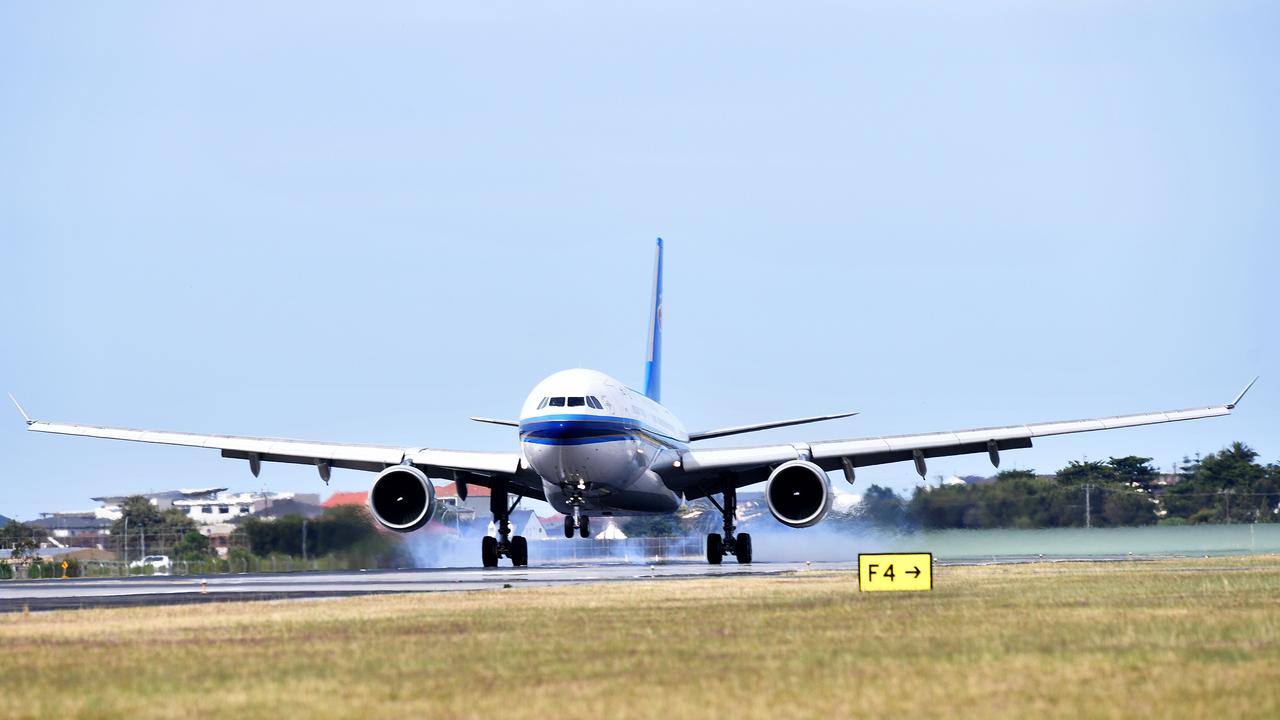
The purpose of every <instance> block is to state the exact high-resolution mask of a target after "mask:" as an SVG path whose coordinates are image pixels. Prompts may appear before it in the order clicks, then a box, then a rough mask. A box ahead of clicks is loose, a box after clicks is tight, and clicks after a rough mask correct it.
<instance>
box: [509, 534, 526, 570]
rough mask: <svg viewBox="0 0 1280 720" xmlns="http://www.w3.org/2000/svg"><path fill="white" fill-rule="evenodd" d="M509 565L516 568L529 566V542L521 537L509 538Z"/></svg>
mask: <svg viewBox="0 0 1280 720" xmlns="http://www.w3.org/2000/svg"><path fill="white" fill-rule="evenodd" d="M511 564H512V565H514V566H516V567H524V566H525V565H528V564H529V541H528V540H525V539H524V536H523V535H516V536H515V537H513V538H511Z"/></svg>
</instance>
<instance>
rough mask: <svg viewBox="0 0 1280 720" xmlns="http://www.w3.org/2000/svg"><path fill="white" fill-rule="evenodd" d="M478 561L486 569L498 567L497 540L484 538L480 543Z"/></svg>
mask: <svg viewBox="0 0 1280 720" xmlns="http://www.w3.org/2000/svg"><path fill="white" fill-rule="evenodd" d="M480 560H481V561H483V562H484V566H485V567H487V568H492V567H498V538H492V537H489V536H488V535H485V536H484V539H482V540H481V541H480Z"/></svg>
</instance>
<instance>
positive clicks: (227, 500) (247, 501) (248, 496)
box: [171, 492, 320, 525]
mask: <svg viewBox="0 0 1280 720" xmlns="http://www.w3.org/2000/svg"><path fill="white" fill-rule="evenodd" d="M280 502H294V503H299V504H303V505H311V506H319V505H320V495H319V494H317V493H291V492H289V493H265V492H260V493H252V492H246V493H238V494H235V495H221V494H218V493H213V494H209V495H204V496H202V497H186V498H181V499H175V500H172V501H171V506H172V507H174V508H176V509H178V510H181V511H182V512H183V514H184V515H186V516H187V517H189V518H191V519H192V520H194V521H195V522H196V524H198V525H216V524H219V523H227V522H232V521H234V520H235V519H236V518H242V517H249V516H250V515H253V514H258V515H260V516H262V515H269V516H272V517H274V515H271V513H270V512H269V511H270V509H271V507H272V505H273V504H275V503H280ZM282 514H287V513H282Z"/></svg>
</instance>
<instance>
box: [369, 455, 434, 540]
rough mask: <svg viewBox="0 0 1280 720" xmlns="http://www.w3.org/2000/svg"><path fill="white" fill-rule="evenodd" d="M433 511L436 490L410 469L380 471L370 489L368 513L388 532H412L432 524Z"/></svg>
mask: <svg viewBox="0 0 1280 720" xmlns="http://www.w3.org/2000/svg"><path fill="white" fill-rule="evenodd" d="M435 509H436V489H435V486H434V485H432V484H431V481H430V480H428V479H427V476H426V475H425V474H423V472H422V471H421V470H419V469H418V468H416V467H413V466H412V465H393V466H391V467H389V468H387V469H386V470H383V471H382V472H380V473H378V477H376V478H374V479H373V487H371V488H369V512H370V513H372V514H373V519H374V520H377V521H378V524H379V525H382V526H383V527H385V528H387V529H388V530H395V531H396V532H406V533H407V532H413V531H414V530H417V529H418V528H420V527H422V526H423V525H426V524H427V522H429V521H430V520H431V514H432V513H433V512H434V511H435Z"/></svg>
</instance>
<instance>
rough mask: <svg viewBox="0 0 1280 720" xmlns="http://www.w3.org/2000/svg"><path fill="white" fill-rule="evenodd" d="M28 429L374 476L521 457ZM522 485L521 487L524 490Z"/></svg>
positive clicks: (512, 466)
mask: <svg viewBox="0 0 1280 720" xmlns="http://www.w3.org/2000/svg"><path fill="white" fill-rule="evenodd" d="M27 428H28V429H29V430H31V431H33V432H43V433H54V434H58V435H76V436H80V437H95V438H104V439H107V440H126V441H130V442H141V443H152V444H159V445H180V446H184V447H197V448H206V449H210V450H220V451H221V453H222V457H224V458H233V459H240V460H255V459H256V460H257V461H258V462H279V463H294V464H300V465H312V464H314V465H328V466H330V467H337V468H345V469H349V470H362V471H368V472H378V471H380V470H382V469H383V468H385V467H387V466H389V465H398V464H400V463H402V462H404V461H405V459H406V458H407V459H408V460H409V461H410V462H412V463H413V464H415V465H418V466H421V467H422V468H424V469H433V468H434V469H440V470H449V471H461V472H465V473H471V474H472V475H474V476H476V477H475V478H472V479H471V481H473V482H474V481H476V480H477V479H480V480H482V479H483V478H486V477H489V478H492V477H496V476H515V475H516V474H518V472H519V470H520V454H519V453H514V452H471V451H465V450H437V449H432V448H403V447H394V446H389V445H360V444H353V443H325V442H314V441H309V440H287V439H281V438H258V437H245V436H240V435H202V434H199V433H186V432H167V431H157V430H138V429H134V428H119V427H105V426H100V425H74V424H70V423H54V422H44V421H33V422H31V423H30V424H28V426H27ZM526 485H527V487H524V486H526ZM521 487H522V494H526V495H527V494H530V492H523V490H530V491H539V492H540V490H539V488H538V485H537V484H536V483H532V482H530V483H523V484H522V485H521Z"/></svg>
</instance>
